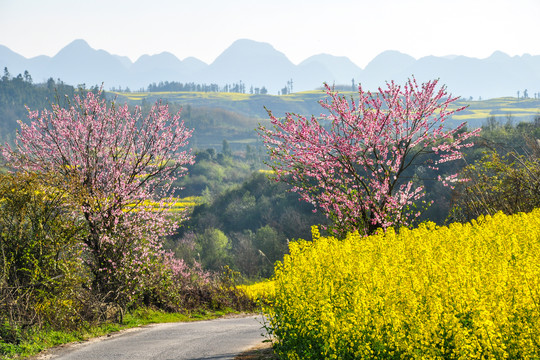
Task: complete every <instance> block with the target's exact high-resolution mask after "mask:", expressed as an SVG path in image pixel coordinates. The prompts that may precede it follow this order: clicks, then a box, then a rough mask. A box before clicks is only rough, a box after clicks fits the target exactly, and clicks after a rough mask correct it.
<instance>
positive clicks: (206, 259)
mask: <svg viewBox="0 0 540 360" xmlns="http://www.w3.org/2000/svg"><path fill="white" fill-rule="evenodd" d="M196 242H197V247H196V250H197V253H198V255H199V256H200V260H201V262H202V265H203V266H204V268H206V269H210V270H219V269H221V268H222V267H223V266H224V265H225V264H226V262H227V257H228V251H229V250H230V248H231V243H230V241H229V239H228V238H227V236H226V235H225V234H224V233H223V232H222V231H221V230H219V229H212V228H208V229H206V230H205V231H204V232H203V233H201V234H198V235H197V239H196Z"/></svg>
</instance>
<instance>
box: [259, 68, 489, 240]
mask: <svg viewBox="0 0 540 360" xmlns="http://www.w3.org/2000/svg"><path fill="white" fill-rule="evenodd" d="M326 93H327V95H328V97H327V99H326V100H324V101H321V105H322V107H323V108H324V109H325V110H326V114H322V115H321V116H320V117H319V118H317V117H315V116H311V118H307V117H304V116H301V115H296V114H289V113H288V114H286V116H285V118H281V119H280V118H277V117H275V116H274V115H273V114H272V112H271V111H268V112H269V116H270V120H271V123H272V125H273V127H272V128H266V127H264V126H261V127H259V130H258V131H259V135H260V136H261V137H262V138H263V140H264V143H265V144H266V146H267V148H268V150H269V154H270V156H271V159H272V161H273V162H272V163H271V164H270V166H271V167H272V168H273V170H274V174H275V178H276V179H277V180H282V181H285V182H288V183H290V184H291V185H292V190H293V191H297V192H298V193H299V194H300V196H301V198H302V199H303V200H305V201H308V202H310V203H312V204H314V205H315V206H318V207H319V208H321V209H322V210H323V211H324V212H325V214H326V215H327V216H328V217H329V218H330V219H331V220H332V221H333V223H334V225H333V230H334V231H335V232H336V233H338V234H343V233H345V232H348V231H354V230H358V231H359V232H360V233H363V234H366V235H367V234H371V233H373V232H374V231H375V230H376V229H378V228H383V229H385V228H388V227H390V226H408V225H410V224H411V222H412V221H413V220H414V219H415V218H417V217H418V216H419V215H420V213H419V212H418V211H417V210H416V209H415V206H414V205H415V204H416V203H417V202H418V201H419V200H420V199H421V198H422V196H423V195H424V191H423V187H422V186H415V185H414V184H413V181H412V180H407V179H405V178H404V173H405V171H406V170H407V169H408V168H411V167H413V166H414V165H415V164H417V163H418V161H419V160H420V159H421V158H422V156H423V155H426V154H430V155H431V156H435V159H436V160H435V161H434V163H433V164H431V165H430V166H431V167H433V168H436V167H437V165H438V164H441V163H444V162H448V161H454V160H457V159H460V158H462V156H463V155H462V151H461V150H462V148H463V147H469V146H472V143H471V142H469V141H468V139H469V138H470V137H472V136H475V135H477V134H478V131H479V130H476V131H472V132H468V131H466V130H465V128H464V127H465V123H463V124H461V125H460V126H458V127H457V128H455V129H452V130H449V129H446V128H445V120H446V119H448V118H449V117H450V116H451V115H452V114H454V113H455V112H457V111H460V110H462V109H463V108H456V107H454V108H452V107H451V105H452V103H453V102H454V101H455V100H457V98H455V97H451V96H449V95H448V94H447V92H446V87H445V86H442V87H440V88H438V87H437V81H430V82H427V83H424V84H421V85H419V84H418V83H417V82H416V80H415V79H414V78H413V79H409V80H408V81H407V82H406V84H405V85H404V86H400V85H396V84H395V83H394V82H390V83H387V88H386V89H384V90H383V89H381V88H379V90H378V92H377V93H375V94H372V93H371V92H365V91H364V90H363V89H362V87H361V85H360V86H359V89H358V95H359V97H358V99H357V100H354V99H352V98H351V99H350V100H349V99H347V98H346V97H345V96H341V95H340V94H338V93H337V92H334V91H333V90H332V89H331V88H330V87H329V86H326ZM455 179H456V175H451V176H447V177H444V178H439V180H441V181H443V183H444V184H445V185H448V184H449V183H450V182H452V181H455Z"/></svg>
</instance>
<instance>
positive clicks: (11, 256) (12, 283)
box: [0, 174, 82, 328]
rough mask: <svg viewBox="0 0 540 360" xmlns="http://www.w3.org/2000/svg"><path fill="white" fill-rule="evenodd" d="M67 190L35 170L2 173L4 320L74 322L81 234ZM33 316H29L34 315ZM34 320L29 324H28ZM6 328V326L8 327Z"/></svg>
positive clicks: (0, 288)
mask: <svg viewBox="0 0 540 360" xmlns="http://www.w3.org/2000/svg"><path fill="white" fill-rule="evenodd" d="M62 197H63V194H62V193H60V192H58V191H55V190H54V189H50V188H45V187H43V186H40V184H39V183H38V182H37V181H36V179H35V177H33V176H32V175H23V174H17V175H11V174H2V175H0V323H3V324H4V325H5V324H6V323H7V324H9V326H12V327H15V326H16V324H20V323H27V324H28V325H32V324H42V323H48V324H50V325H51V326H55V327H58V326H66V327H70V326H73V325H74V323H75V322H76V321H77V319H76V312H77V311H78V307H79V303H78V302H77V301H73V299H72V298H71V297H70V291H71V290H72V289H73V288H74V287H75V286H77V284H79V283H80V276H81V275H82V269H81V267H80V262H79V261H78V260H77V257H78V255H79V253H80V247H79V246H78V242H77V240H78V237H79V236H80V235H81V229H78V228H77V227H75V226H74V225H73V224H74V219H73V218H72V215H71V213H70V212H69V211H68V209H67V208H66V207H65V204H64V203H63V198H62ZM30 319H31V320H30ZM28 321H30V323H28ZM4 328H5V326H4Z"/></svg>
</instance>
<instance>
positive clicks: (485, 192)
mask: <svg viewBox="0 0 540 360" xmlns="http://www.w3.org/2000/svg"><path fill="white" fill-rule="evenodd" d="M462 176H463V177H464V178H465V179H467V181H466V182H465V183H463V184H462V185H461V186H460V187H459V190H458V193H457V194H456V196H457V199H456V207H455V209H454V213H453V216H455V217H456V218H457V219H462V220H467V221H468V220H470V219H472V218H475V217H477V216H479V215H488V214H489V215H493V214H495V213H496V212H498V211H503V212H504V213H505V214H516V213H518V212H529V211H532V210H533V209H535V208H537V207H540V158H538V157H537V158H527V157H525V156H522V155H517V154H515V153H509V154H507V155H499V154H498V153H497V152H495V151H490V152H488V153H487V154H486V155H485V156H484V157H483V158H482V159H480V160H478V161H476V162H474V164H471V165H468V166H467V167H465V169H464V170H463V173H462Z"/></svg>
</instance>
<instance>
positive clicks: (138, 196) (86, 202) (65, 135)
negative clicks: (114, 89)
mask: <svg viewBox="0 0 540 360" xmlns="http://www.w3.org/2000/svg"><path fill="white" fill-rule="evenodd" d="M29 119H30V122H29V124H24V123H22V122H21V123H20V125H21V130H20V132H18V134H17V137H16V141H15V146H14V147H10V146H9V145H6V146H5V147H4V148H3V155H4V157H5V158H6V159H7V162H8V164H9V165H11V166H12V167H13V168H14V169H16V170H19V171H26V172H34V173H37V174H39V176H41V178H42V180H43V181H44V182H45V183H47V184H48V185H49V186H51V187H54V188H56V189H60V190H62V191H64V192H65V194H66V198H67V200H66V201H68V202H70V203H71V205H72V208H73V209H74V212H76V213H77V214H79V216H78V218H79V220H80V222H81V224H82V228H83V229H84V234H83V235H82V241H81V242H82V244H83V247H84V250H85V251H84V254H85V255H84V256H83V259H82V260H83V261H85V262H86V263H87V264H88V266H89V267H88V268H89V269H90V272H91V274H92V279H93V280H92V284H91V286H92V287H93V288H94V289H95V290H96V291H97V293H100V294H109V295H107V296H109V297H113V296H115V297H118V296H119V294H123V295H122V296H124V297H126V296H127V298H125V299H123V300H122V301H129V300H130V299H129V298H130V297H131V296H135V294H136V292H137V289H138V288H140V287H141V283H142V282H144V281H145V278H147V275H148V272H149V271H150V269H149V266H150V264H152V263H153V262H154V261H153V260H155V259H156V258H159V257H167V255H166V254H165V253H164V252H163V250H162V248H161V243H160V242H159V241H158V239H159V238H160V237H162V236H165V235H168V234H170V233H172V232H173V231H174V230H175V228H176V226H177V222H176V221H173V220H172V219H170V218H169V217H168V216H166V214H165V211H166V207H167V204H168V203H172V202H171V201H168V199H167V197H168V196H169V195H170V194H171V190H172V189H171V185H172V182H173V181H174V180H175V179H176V178H177V177H178V176H181V175H182V174H183V173H184V172H185V171H186V168H185V167H184V166H185V165H186V164H191V163H192V162H193V156H192V155H191V153H190V152H188V151H186V150H182V148H183V147H184V146H186V145H187V142H188V139H189V137H190V136H191V133H192V131H191V130H189V129H187V128H186V127H185V126H184V123H183V121H180V114H176V115H175V116H171V114H170V113H169V111H168V107H167V106H166V105H163V104H161V103H156V104H155V105H154V106H153V107H152V109H151V110H150V112H149V113H148V114H147V115H145V116H143V114H142V113H141V109H140V108H139V107H136V108H135V109H129V108H128V106H127V105H123V106H119V105H117V104H115V103H114V102H113V103H110V104H108V103H107V101H106V100H105V99H104V98H103V97H102V96H100V94H97V95H96V94H93V93H91V92H89V93H87V94H86V96H83V97H79V96H75V97H74V99H73V100H72V101H71V102H70V104H69V106H66V107H61V106H59V105H57V104H53V105H52V108H51V110H44V111H42V112H41V113H40V112H38V111H29ZM50 174H55V176H50ZM55 179H61V181H54V180H55ZM148 200H151V201H148ZM149 204H150V205H149ZM126 294H127V295H126ZM110 300H111V301H113V300H114V301H118V299H117V298H111V299H110Z"/></svg>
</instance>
